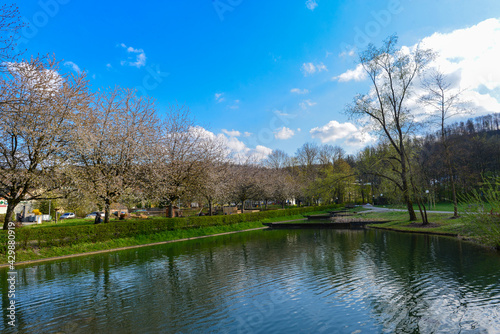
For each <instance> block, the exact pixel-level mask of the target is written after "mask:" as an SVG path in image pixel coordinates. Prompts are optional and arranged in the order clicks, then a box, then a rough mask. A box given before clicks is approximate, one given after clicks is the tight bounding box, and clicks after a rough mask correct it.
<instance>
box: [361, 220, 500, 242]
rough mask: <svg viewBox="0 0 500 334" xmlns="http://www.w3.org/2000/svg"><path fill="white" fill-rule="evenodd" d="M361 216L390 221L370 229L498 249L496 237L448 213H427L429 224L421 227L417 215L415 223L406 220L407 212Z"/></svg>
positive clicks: (468, 221) (372, 226)
mask: <svg viewBox="0 0 500 334" xmlns="http://www.w3.org/2000/svg"><path fill="white" fill-rule="evenodd" d="M362 214H363V217H365V218H370V219H380V220H390V222H388V223H383V224H371V225H368V226H369V227H371V228H380V229H387V230H393V231H400V232H412V233H427V234H437V235H449V236H456V237H460V238H462V239H466V240H469V241H473V242H476V243H478V244H481V245H484V246H486V247H489V248H496V249H499V244H498V239H499V236H498V235H491V232H490V231H488V230H487V229H484V228H482V226H481V225H478V224H474V223H472V222H471V221H470V220H469V219H467V218H466V217H460V218H456V219H451V216H452V214H450V213H428V218H429V224H428V225H427V226H423V225H422V220H421V217H420V214H419V213H417V217H418V218H419V220H417V221H416V222H411V221H409V220H408V213H407V212H366V213H362Z"/></svg>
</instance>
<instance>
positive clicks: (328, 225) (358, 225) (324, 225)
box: [264, 220, 389, 229]
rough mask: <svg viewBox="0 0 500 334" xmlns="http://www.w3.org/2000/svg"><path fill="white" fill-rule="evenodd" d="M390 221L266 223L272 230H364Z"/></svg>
mask: <svg viewBox="0 0 500 334" xmlns="http://www.w3.org/2000/svg"><path fill="white" fill-rule="evenodd" d="M387 222H389V220H385V221H379V220H377V221H368V220H359V221H349V222H335V221H333V220H324V221H322V222H320V221H318V222H308V221H306V220H296V221H287V222H277V223H265V224H264V225H266V226H268V227H269V228H271V229H363V228H365V225H367V224H382V223H387Z"/></svg>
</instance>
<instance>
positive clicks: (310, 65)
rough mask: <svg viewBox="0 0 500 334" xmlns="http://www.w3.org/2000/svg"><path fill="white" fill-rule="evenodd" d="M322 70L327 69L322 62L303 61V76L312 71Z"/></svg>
mask: <svg viewBox="0 0 500 334" xmlns="http://www.w3.org/2000/svg"><path fill="white" fill-rule="evenodd" d="M323 71H328V69H327V68H326V66H325V64H323V63H318V64H313V63H304V64H302V72H303V73H304V76H307V75H312V74H314V73H319V72H323Z"/></svg>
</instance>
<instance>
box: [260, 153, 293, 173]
mask: <svg viewBox="0 0 500 334" xmlns="http://www.w3.org/2000/svg"><path fill="white" fill-rule="evenodd" d="M264 165H265V166H267V167H269V168H274V169H281V168H285V167H288V166H289V165H290V157H289V156H288V154H287V153H286V152H284V151H282V150H273V151H272V152H271V154H269V156H268V157H267V159H266V160H265V161H264Z"/></svg>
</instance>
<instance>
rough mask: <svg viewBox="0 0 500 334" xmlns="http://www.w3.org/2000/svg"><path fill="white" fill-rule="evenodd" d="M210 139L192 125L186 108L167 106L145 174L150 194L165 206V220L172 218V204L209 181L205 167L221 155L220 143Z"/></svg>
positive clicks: (222, 154)
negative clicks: (148, 171) (147, 177)
mask: <svg viewBox="0 0 500 334" xmlns="http://www.w3.org/2000/svg"><path fill="white" fill-rule="evenodd" d="M212 136H213V135H212V134H210V133H208V132H207V131H206V130H204V129H203V128H201V127H199V126H197V125H196V123H195V121H194V119H193V117H192V116H191V114H190V111H189V108H187V107H185V106H178V105H172V106H170V110H169V111H168V113H167V115H166V120H165V122H164V124H163V125H162V129H161V138H160V140H159V142H158V143H157V145H155V150H156V153H155V156H156V159H154V160H153V161H152V163H151V165H150V166H151V169H150V175H149V179H150V182H149V183H150V185H151V188H150V194H152V196H154V197H155V198H157V199H159V200H161V201H166V202H167V203H168V205H169V210H168V216H169V217H173V216H174V211H173V206H174V204H175V201H177V200H179V199H180V198H181V197H183V196H185V195H187V194H191V195H197V192H198V193H199V191H200V189H202V188H203V186H201V185H202V184H203V182H204V180H207V181H209V180H208V176H207V174H206V172H208V170H207V169H206V168H208V167H207V166H209V164H210V163H217V162H218V161H221V159H222V157H223V156H224V150H223V149H222V148H221V145H220V142H218V141H217V140H216V138H213V137H212ZM211 167H212V166H211ZM207 185H208V184H207Z"/></svg>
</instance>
